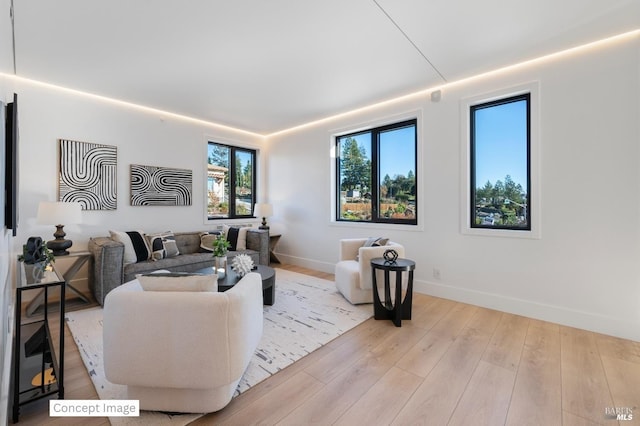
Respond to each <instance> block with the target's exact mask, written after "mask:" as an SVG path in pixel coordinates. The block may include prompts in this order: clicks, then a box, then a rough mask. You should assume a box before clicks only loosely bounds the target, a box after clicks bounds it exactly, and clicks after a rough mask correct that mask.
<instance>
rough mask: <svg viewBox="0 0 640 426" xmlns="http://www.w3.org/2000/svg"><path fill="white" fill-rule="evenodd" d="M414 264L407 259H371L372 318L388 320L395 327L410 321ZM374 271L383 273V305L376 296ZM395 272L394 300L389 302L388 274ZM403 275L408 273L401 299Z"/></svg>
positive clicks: (376, 287) (389, 285)
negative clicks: (404, 291) (404, 321)
mask: <svg viewBox="0 0 640 426" xmlns="http://www.w3.org/2000/svg"><path fill="white" fill-rule="evenodd" d="M415 267H416V263H415V262H414V261H413V260H409V259H396V260H395V261H388V260H385V259H383V258H382V257H376V258H374V259H371V275H372V279H373V316H374V318H375V319H377V320H380V319H390V320H391V321H393V323H394V324H395V325H396V327H402V320H403V319H404V320H410V319H411V304H412V301H413V270H414V269H415ZM376 270H382V271H384V303H383V302H382V301H381V298H380V295H379V294H378V282H377V277H376V275H377V274H376ZM391 272H395V298H394V299H393V301H392V300H391V283H390V274H391ZM403 273H408V274H409V276H408V280H407V291H406V294H405V297H404V300H403V299H402V279H403V276H402V274H403Z"/></svg>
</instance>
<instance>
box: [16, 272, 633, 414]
mask: <svg viewBox="0 0 640 426" xmlns="http://www.w3.org/2000/svg"><path fill="white" fill-rule="evenodd" d="M281 267H282V268H284V269H288V270H292V271H295V272H300V273H305V274H309V275H313V276H317V277H320V278H325V279H329V280H333V276H332V275H330V274H325V273H320V272H316V271H310V270H307V269H303V268H299V267H293V266H287V265H282V266H281ZM66 339H67V340H66V345H67V349H66V351H65V365H66V368H65V391H66V399H96V398H97V394H96V392H95V389H94V388H93V385H92V384H91V380H90V378H89V376H88V374H87V371H86V369H85V367H84V365H83V363H82V360H81V359H80V354H79V353H78V349H77V347H76V345H75V343H74V342H73V339H72V338H71V335H70V334H69V332H68V329H67V332H66ZM611 407H622V408H631V409H632V410H633V420H632V421H620V422H617V421H616V420H611V419H608V418H606V416H605V410H606V409H607V408H611ZM312 423H315V424H337V425H362V426H369V425H387V424H394V425H474V426H475V425H545V426H546V425H596V424H602V425H616V424H620V425H623V426H624V425H632V424H640V343H638V342H633V341H629V340H623V339H618V338H614V337H610V336H605V335H601V334H596V333H591V332H587V331H582V330H578V329H574V328H569V327H564V326H560V325H557V324H552V323H548V322H543V321H538V320H533V319H529V318H524V317H520V316H517V315H511V314H506V313H502V312H498V311H493V310H490V309H484V308H479V307H476V306H472V305H467V304H464V303H457V302H453V301H449V300H445V299H439V298H435V297H431V296H425V295H421V294H414V303H413V318H412V320H411V321H403V324H402V327H401V328H396V327H395V326H393V324H392V323H391V322H390V321H375V320H374V319H369V320H367V321H365V322H364V323H363V324H361V325H360V326H358V327H356V328H354V329H353V330H351V331H349V332H347V333H345V334H344V335H342V336H340V337H339V338H337V339H335V340H333V341H332V342H330V343H329V344H327V345H325V346H323V347H322V348H320V349H318V350H317V351H315V352H313V353H311V354H310V355H308V356H306V357H305V358H303V359H301V360H300V361H298V362H296V363H294V364H293V365H291V366H289V367H287V368H286V369H284V370H282V371H281V372H279V373H277V374H275V375H274V376H272V377H270V378H269V379H267V380H265V381H264V382H262V383H260V384H258V385H256V386H255V387H253V388H251V389H250V390H249V391H247V392H245V393H244V394H242V395H240V396H239V397H238V398H236V399H234V400H232V401H231V403H230V404H229V405H228V406H227V407H226V408H224V409H223V410H221V411H219V412H217V413H212V414H208V415H206V416H204V417H202V418H200V419H198V420H196V421H195V422H193V423H192V425H209V424H215V425H219V424H229V425H247V424H261V425H271V424H279V425H307V424H312ZM20 424H23V425H76V424H77V425H106V424H109V422H108V420H107V419H105V418H75V419H74V418H58V419H55V418H49V417H48V405H47V403H46V401H43V402H42V403H40V402H38V403H34V404H31V405H28V406H25V407H23V408H22V415H21V417H20Z"/></svg>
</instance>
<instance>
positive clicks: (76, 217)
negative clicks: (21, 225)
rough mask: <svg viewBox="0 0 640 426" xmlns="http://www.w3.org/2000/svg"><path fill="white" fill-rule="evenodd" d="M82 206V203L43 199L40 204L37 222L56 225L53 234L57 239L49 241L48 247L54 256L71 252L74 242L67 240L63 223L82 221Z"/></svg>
mask: <svg viewBox="0 0 640 426" xmlns="http://www.w3.org/2000/svg"><path fill="white" fill-rule="evenodd" d="M81 211H82V206H81V205H80V203H65V202H57V201H41V202H40V204H39V205H38V217H37V219H36V221H37V223H38V224H40V225H55V227H56V232H55V233H54V234H53V236H54V237H56V238H55V240H51V241H48V242H47V247H49V249H51V251H53V255H54V256H65V255H68V254H69V252H68V251H67V249H68V248H69V247H71V245H72V244H73V242H72V241H71V240H65V238H64V237H65V236H66V235H67V234H66V233H65V232H64V229H63V228H64V225H63V223H66V224H67V225H69V224H74V223H80V222H82V214H81Z"/></svg>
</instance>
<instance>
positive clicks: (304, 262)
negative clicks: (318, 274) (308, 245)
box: [275, 253, 336, 274]
mask: <svg viewBox="0 0 640 426" xmlns="http://www.w3.org/2000/svg"><path fill="white" fill-rule="evenodd" d="M275 254H276V256H278V259H280V260H281V261H282V263H287V264H290V265H297V266H302V267H304V268H309V269H313V270H315V271H322V272H326V273H328V274H333V273H334V271H335V269H336V264H335V263H330V262H319V261H317V260H313V259H306V258H304V257H297V256H290V255H288V254H282V253H275Z"/></svg>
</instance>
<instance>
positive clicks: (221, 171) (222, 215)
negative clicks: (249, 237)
mask: <svg viewBox="0 0 640 426" xmlns="http://www.w3.org/2000/svg"><path fill="white" fill-rule="evenodd" d="M255 171H256V151H254V150H251V149H245V148H238V147H234V146H229V145H223V144H219V143H215V142H209V144H208V160H207V218H208V219H209V220H212V219H233V218H243V217H252V216H253V206H254V204H255V200H256V191H255V188H256V181H255V176H256V173H255Z"/></svg>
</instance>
